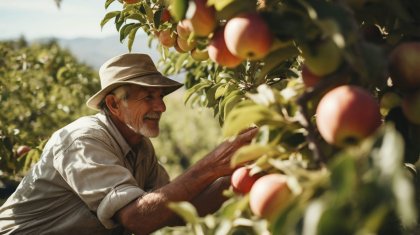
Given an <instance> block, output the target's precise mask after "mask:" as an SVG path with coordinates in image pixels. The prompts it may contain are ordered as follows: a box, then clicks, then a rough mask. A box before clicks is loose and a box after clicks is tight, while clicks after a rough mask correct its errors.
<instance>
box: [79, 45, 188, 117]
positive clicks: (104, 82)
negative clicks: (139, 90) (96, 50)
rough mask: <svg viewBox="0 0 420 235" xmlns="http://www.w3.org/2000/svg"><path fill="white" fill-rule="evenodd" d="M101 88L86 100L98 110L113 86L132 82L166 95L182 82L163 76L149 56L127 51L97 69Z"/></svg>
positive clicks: (89, 105) (87, 103)
mask: <svg viewBox="0 0 420 235" xmlns="http://www.w3.org/2000/svg"><path fill="white" fill-rule="evenodd" d="M99 78H100V80H101V90H100V91H98V92H97V93H96V94H94V95H93V96H92V97H90V98H89V100H88V101H87V102H86V105H87V106H88V107H89V108H92V109H95V110H99V109H100V107H99V104H100V103H101V101H102V100H103V99H104V98H105V96H106V95H107V94H109V93H110V92H111V91H112V90H114V89H115V88H117V87H119V86H121V85H125V84H134V85H139V86H143V87H159V88H162V89H163V94H164V95H167V94H169V93H171V92H173V91H175V90H177V89H178V88H180V87H181V86H182V85H183V84H182V83H179V82H177V81H174V80H172V79H169V78H168V77H165V76H163V75H162V74H161V73H160V72H159V71H158V70H157V69H156V66H155V64H154V63H153V61H152V59H151V58H150V56H148V55H146V54H139V53H127V54H123V55H119V56H116V57H114V58H111V59H110V60H108V61H106V62H105V63H104V64H103V65H102V66H101V68H100V69H99Z"/></svg>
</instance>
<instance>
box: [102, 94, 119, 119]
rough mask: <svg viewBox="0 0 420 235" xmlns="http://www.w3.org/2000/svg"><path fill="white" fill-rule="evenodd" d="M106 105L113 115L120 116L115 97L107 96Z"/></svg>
mask: <svg viewBox="0 0 420 235" xmlns="http://www.w3.org/2000/svg"><path fill="white" fill-rule="evenodd" d="M105 104H106V106H107V107H108V109H109V111H110V112H111V113H112V114H113V115H115V116H118V114H119V109H118V105H117V100H116V97H115V96H114V95H107V96H106V97H105Z"/></svg>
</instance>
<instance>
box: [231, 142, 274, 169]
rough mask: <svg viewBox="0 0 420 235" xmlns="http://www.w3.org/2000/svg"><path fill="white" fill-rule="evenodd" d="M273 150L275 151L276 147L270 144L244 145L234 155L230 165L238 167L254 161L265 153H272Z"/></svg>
mask: <svg viewBox="0 0 420 235" xmlns="http://www.w3.org/2000/svg"><path fill="white" fill-rule="evenodd" d="M273 150H274V151H275V149H274V148H273V147H271V146H269V145H259V144H253V145H247V146H243V147H241V148H240V149H238V151H236V152H235V154H234V155H233V156H232V159H231V161H230V165H231V166H232V167H236V166H238V165H242V164H244V163H246V162H249V161H254V160H256V159H258V158H259V157H261V156H263V155H266V154H270V153H272V152H273Z"/></svg>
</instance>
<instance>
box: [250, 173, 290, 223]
mask: <svg viewBox="0 0 420 235" xmlns="http://www.w3.org/2000/svg"><path fill="white" fill-rule="evenodd" d="M287 181H288V176H286V175H282V174H269V175H265V176H262V177H261V178H259V179H258V180H257V181H255V183H254V185H253V186H252V188H251V191H250V193H249V205H250V208H251V211H252V212H253V213H254V214H255V215H258V216H260V217H263V218H266V219H268V220H272V219H274V218H275V216H277V215H278V214H279V213H280V212H281V211H282V210H283V209H284V208H286V207H287V206H288V205H289V204H290V202H291V201H292V199H293V193H292V191H291V190H290V188H289V186H288V185H287Z"/></svg>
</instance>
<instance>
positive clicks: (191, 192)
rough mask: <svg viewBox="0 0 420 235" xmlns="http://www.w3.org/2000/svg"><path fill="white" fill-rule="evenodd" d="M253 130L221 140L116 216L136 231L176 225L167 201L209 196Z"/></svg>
mask: <svg viewBox="0 0 420 235" xmlns="http://www.w3.org/2000/svg"><path fill="white" fill-rule="evenodd" d="M256 133H257V129H250V130H248V131H246V132H244V133H242V134H240V135H239V136H238V137H237V138H236V139H235V140H233V141H230V142H229V141H225V142H223V143H222V144H220V145H219V146H218V147H217V148H216V149H215V150H213V151H212V152H210V153H209V154H208V155H206V156H205V157H204V158H203V159H201V160H200V161H198V162H197V163H196V164H195V165H193V166H191V167H190V168H189V169H188V170H187V171H186V172H185V173H184V174H182V175H180V176H178V177H177V178H176V179H175V180H173V181H172V182H170V183H169V184H167V185H165V186H163V187H161V188H159V189H157V190H154V191H152V192H150V193H147V194H145V195H144V196H142V197H141V198H138V199H137V200H135V201H133V202H131V203H130V204H128V205H127V206H125V207H123V208H122V209H121V210H119V211H118V212H117V213H116V219H117V220H118V221H119V222H120V223H121V224H122V225H123V226H124V227H125V228H126V229H128V230H130V231H131V232H134V233H135V234H149V233H151V232H153V231H155V230H157V229H160V228H162V227H165V226H170V225H175V224H176V222H177V221H179V218H178V217H177V216H175V214H174V213H173V212H172V211H171V210H170V209H169V208H168V207H167V204H168V203H169V202H177V201H190V202H193V204H200V202H201V201H203V200H204V199H205V198H208V197H209V195H212V194H213V193H210V194H206V190H207V189H208V187H209V186H210V185H211V184H212V183H213V182H214V181H215V180H216V179H218V178H220V177H223V176H227V175H230V174H231V173H232V171H233V169H231V168H230V159H231V156H232V154H233V153H234V152H235V151H236V150H237V149H238V148H240V147H241V146H243V145H246V144H249V142H250V141H251V140H252V138H253V137H254V136H255V134H256ZM219 183H220V182H219ZM224 184H226V180H225V183H224ZM220 190H222V187H221V188H220ZM216 191H217V190H216ZM216 191H215V192H216ZM200 194H201V195H202V197H200ZM218 200H219V199H218ZM208 203H210V202H208ZM219 204H221V201H219ZM196 206H197V207H198V209H199V210H202V212H203V213H209V212H211V211H214V208H210V207H208V206H205V205H204V206H203V205H196Z"/></svg>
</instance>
